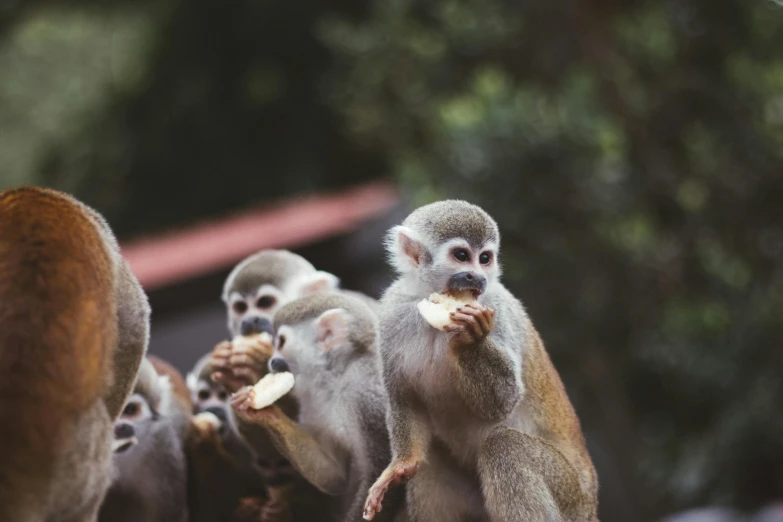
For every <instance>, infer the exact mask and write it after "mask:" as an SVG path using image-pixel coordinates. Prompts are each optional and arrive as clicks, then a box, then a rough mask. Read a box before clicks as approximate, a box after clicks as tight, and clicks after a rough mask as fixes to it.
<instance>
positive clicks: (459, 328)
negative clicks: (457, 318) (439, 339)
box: [443, 323, 465, 334]
mask: <svg viewBox="0 0 783 522" xmlns="http://www.w3.org/2000/svg"><path fill="white" fill-rule="evenodd" d="M443 331H444V332H446V333H456V334H460V333H462V332H464V331H465V326H463V325H461V324H457V323H449V324H447V325H446V326H444V327H443Z"/></svg>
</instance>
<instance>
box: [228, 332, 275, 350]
mask: <svg viewBox="0 0 783 522" xmlns="http://www.w3.org/2000/svg"><path fill="white" fill-rule="evenodd" d="M231 344H232V346H233V347H234V349H245V350H250V349H252V348H253V347H254V346H257V345H258V344H262V345H264V346H265V347H268V348H269V355H272V335H271V334H269V333H268V332H261V333H260V334H252V335H237V336H236V337H234V338H233V339H232V340H231Z"/></svg>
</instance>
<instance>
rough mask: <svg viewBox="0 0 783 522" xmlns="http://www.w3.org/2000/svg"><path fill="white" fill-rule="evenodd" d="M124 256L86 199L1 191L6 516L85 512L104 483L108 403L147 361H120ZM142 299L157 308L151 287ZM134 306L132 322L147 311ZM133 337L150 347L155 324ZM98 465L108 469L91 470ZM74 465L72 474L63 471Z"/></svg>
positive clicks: (2, 496) (2, 489)
mask: <svg viewBox="0 0 783 522" xmlns="http://www.w3.org/2000/svg"><path fill="white" fill-rule="evenodd" d="M118 259H119V251H118V247H117V245H116V241H115V240H114V237H113V236H112V235H111V231H110V230H109V229H108V226H107V225H106V224H105V223H104V222H103V220H102V218H100V216H99V215H97V214H96V213H94V212H93V211H91V210H90V209H88V208H87V207H85V206H84V205H82V204H81V203H79V202H78V201H76V200H74V199H72V198H70V197H68V196H66V195H64V194H60V193H58V192H55V191H51V190H46V189H40V188H34V187H24V188H20V189H15V190H7V191H4V192H2V193H0V303H2V304H1V305H0V440H2V441H3V442H2V444H0V519H2V520H3V521H6V522H15V521H17V520H33V519H35V520H48V519H47V518H46V515H48V514H52V513H55V512H57V513H58V514H59V516H60V518H59V519H58V520H70V519H71V517H73V518H74V519H76V520H81V519H82V518H81V517H82V516H83V514H84V513H88V514H89V513H92V514H93V515H94V512H95V510H97V506H98V503H99V502H100V498H101V497H102V495H103V493H104V492H105V488H106V486H107V485H108V469H109V468H108V466H109V459H110V454H111V453H110V451H111V450H110V445H111V426H112V422H113V420H114V416H115V415H116V414H115V413H114V412H113V411H109V404H108V403H109V401H110V400H112V401H114V402H116V401H117V399H119V398H121V399H122V401H124V400H125V397H127V393H128V391H129V390H130V388H131V387H132V385H133V380H134V379H135V374H136V372H137V371H138V364H136V366H135V367H132V365H130V367H127V368H124V369H123V370H124V371H123V372H119V373H121V374H122V378H121V379H119V378H117V379H115V373H117V372H115V371H113V365H114V364H116V362H115V361H113V356H114V355H115V352H116V349H115V347H117V346H118V345H121V344H123V339H121V337H122V336H121V332H120V330H121V329H122V324H121V322H120V323H118V321H117V317H118V302H119V300H118V299H117V294H116V287H117V285H118V282H117V273H118V267H117V262H118V261H117V260H118ZM139 292H140V290H139ZM142 295H143V294H142ZM135 305H138V308H140V310H139V312H140V314H141V316H144V318H146V317H148V314H149V310H148V308H146V306H147V305H146V299H143V303H134V302H132V303H131V304H128V306H135ZM129 315H130V316H133V320H132V321H131V322H133V323H134V325H135V324H136V323H137V322H138V321H137V319H138V318H139V317H138V314H134V313H131V314H129ZM142 322H143V323H145V321H142ZM143 326H146V323H145V324H144V325H143ZM132 337H134V339H135V338H137V337H140V338H143V340H144V343H143V345H142V346H141V347H140V348H141V351H142V353H143V350H144V349H146V330H145V331H144V332H142V333H141V334H139V333H138V332H134V335H133V336H132ZM134 344H137V343H134ZM137 348H139V347H137ZM140 357H141V354H139V355H138V357H136V356H133V357H130V358H129V360H135V359H140ZM126 374H127V375H126ZM128 377H130V383H128V382H127V381H128ZM117 413H118V412H117ZM77 455H78V456H77ZM92 466H101V467H102V468H103V471H104V473H88V472H87V468H90V467H92ZM69 474H70V475H71V477H72V479H73V482H72V483H71V484H62V483H60V480H62V479H63V477H66V476H68V475H69ZM69 488H72V490H71V491H73V490H75V491H76V493H70V492H66V490H68V489H69ZM80 490H81V491H80ZM74 495H75V496H76V497H77V498H73V499H72V498H69V497H71V496H74ZM80 499H81V500H82V502H80ZM63 503H65V504H63ZM66 504H67V505H66ZM86 519H89V516H87V518H86Z"/></svg>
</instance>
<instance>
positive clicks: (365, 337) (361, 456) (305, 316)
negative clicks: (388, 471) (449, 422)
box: [232, 293, 395, 522]
mask: <svg viewBox="0 0 783 522" xmlns="http://www.w3.org/2000/svg"><path fill="white" fill-rule="evenodd" d="M376 322H377V319H376V317H375V315H374V314H373V312H372V311H371V310H370V309H369V308H368V307H367V306H366V305H365V304H364V303H363V302H362V301H361V300H360V299H357V298H355V297H351V296H348V295H346V294H344V293H343V294H340V293H320V294H315V295H310V296H306V297H303V298H301V299H298V300H296V301H293V302H291V303H289V304H287V305H286V306H284V307H283V308H281V309H280V310H279V311H278V312H277V314H275V321H274V323H275V330H276V335H277V344H276V348H275V355H274V357H273V358H272V360H271V361H270V368H272V370H273V371H276V370H277V371H290V372H292V373H293V374H294V376H295V379H296V380H295V384H294V388H293V390H292V391H291V392H290V395H291V396H292V397H293V399H295V400H296V403H297V404H298V405H299V415H298V419H297V420H296V421H295V420H292V419H291V417H290V416H289V415H287V414H286V412H285V411H284V410H283V409H281V408H280V407H279V406H278V405H272V406H270V407H267V408H264V409H260V410H255V409H253V408H252V403H253V399H252V394H253V393H254V392H253V389H252V388H250V387H247V388H244V389H243V390H242V391H240V392H239V393H238V394H237V395H236V396H235V397H234V399H233V401H232V405H233V407H234V412H235V414H236V416H237V424H238V427H239V430H240V433H244V431H245V428H246V427H247V426H248V425H250V424H260V425H263V426H264V427H265V428H266V429H267V431H268V432H269V434H270V435H271V437H272V440H273V441H274V444H275V446H276V447H277V448H278V449H279V450H280V451H281V453H283V454H284V455H285V456H287V457H288V459H289V460H290V461H291V463H292V464H293V466H294V467H295V468H296V469H297V471H299V473H300V474H301V475H302V476H303V477H304V478H305V479H306V480H308V481H309V482H310V483H311V484H313V485H314V486H315V487H317V488H318V489H319V490H320V491H321V492H323V493H324V494H326V495H329V496H330V497H333V498H334V499H335V500H336V501H337V502H336V503H335V504H336V505H335V509H336V511H337V512H336V513H335V515H334V518H332V520H335V521H348V522H358V521H361V520H362V509H363V504H364V498H365V495H366V492H367V490H368V489H369V487H370V486H371V485H372V482H373V480H374V479H375V477H376V476H377V475H378V474H379V473H380V472H381V471H382V470H383V468H384V466H385V465H386V463H387V462H388V460H389V457H390V451H389V440H388V433H387V431H386V425H385V415H386V397H385V392H384V389H383V384H382V382H381V378H380V368H379V365H378V360H377V352H376ZM246 438H248V439H249V437H247V436H246ZM394 507H395V506H394V505H393V503H392V501H391V498H390V499H389V500H388V501H387V508H389V509H388V511H385V512H384V513H383V516H382V517H381V518H382V519H384V520H392V519H393V517H394V515H395V509H393V508H394Z"/></svg>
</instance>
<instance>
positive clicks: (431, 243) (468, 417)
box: [365, 200, 598, 522]
mask: <svg viewBox="0 0 783 522" xmlns="http://www.w3.org/2000/svg"><path fill="white" fill-rule="evenodd" d="M499 246H500V235H499V232H498V228H497V225H496V223H495V221H494V220H493V219H492V218H491V217H490V216H489V215H488V214H487V213H486V212H484V211H483V210H482V209H480V208H479V207H476V206H474V205H471V204H469V203H466V202H464V201H456V200H449V201H441V202H438V203H434V204H431V205H427V206H424V207H421V208H419V209H418V210H416V211H414V212H413V213H412V214H411V215H410V216H409V217H408V218H407V219H405V221H404V222H403V223H402V225H401V226H398V227H394V228H393V229H392V230H391V231H390V233H389V237H388V248H389V251H390V255H391V262H392V264H393V265H394V267H395V268H396V270H397V272H398V273H399V277H398V279H397V280H396V281H395V282H394V283H393V284H392V285H391V287H390V288H389V289H388V290H387V291H386V292H385V294H384V295H383V297H382V299H381V312H380V322H379V324H380V329H379V331H380V337H379V338H380V353H381V360H382V366H383V375H384V382H385V386H386V389H387V393H388V397H389V404H390V407H389V414H388V427H389V432H390V438H391V446H392V454H393V458H392V461H391V463H390V464H389V466H388V467H387V468H386V470H385V471H384V472H383V473H382V474H381V475H380V477H379V478H378V480H377V481H376V483H375V484H374V485H373V487H372V488H371V490H370V492H369V495H368V498H367V502H366V506H365V518H366V519H368V520H372V519H373V517H374V516H375V514H376V513H378V512H379V510H381V508H382V504H381V502H382V500H383V496H384V493H385V492H386V491H387V489H388V488H389V487H391V486H394V485H396V484H400V483H404V482H407V499H406V505H407V514H408V516H409V518H410V519H411V520H412V521H414V522H429V521H434V520H437V521H439V522H452V521H454V522H456V521H463V520H475V521H487V522H489V521H491V522H521V521H529V520H534V521H561V520H570V521H596V520H597V502H598V501H597V489H598V482H597V477H596V473H595V469H594V467H593V464H592V461H591V459H590V456H589V454H588V452H587V449H586V447H585V442H584V438H583V436H582V432H581V427H580V423H579V420H578V418H577V416H576V413H575V412H574V409H573V407H572V405H571V403H570V401H569V399H568V396H567V395H566V392H565V389H564V387H563V384H562V382H561V381H560V378H559V376H558V373H557V371H556V370H555V368H554V367H553V365H552V363H551V361H550V359H549V356H548V355H547V352H546V350H545V348H544V344H543V342H542V341H541V339H540V337H539V335H538V333H537V332H536V330H535V328H534V327H533V324H532V322H531V321H530V318H529V317H528V316H527V313H526V312H525V309H524V308H523V306H522V304H521V303H520V301H519V300H517V299H516V298H515V297H514V296H513V295H512V294H511V293H510V292H509V291H508V290H507V289H506V288H505V287H504V286H503V285H502V283H501V282H500V281H499V275H500V267H499V265H498V263H497V257H498V249H499ZM465 290H469V291H471V292H472V293H473V294H474V297H475V298H477V299H478V303H479V304H478V305H475V306H470V305H466V306H463V307H462V308H461V309H460V310H459V311H457V312H454V313H452V314H451V321H452V323H451V324H449V325H447V326H446V330H445V332H441V331H439V330H436V329H435V328H433V327H431V326H430V325H429V324H428V323H427V322H426V321H425V320H424V319H423V318H422V317H421V315H420V314H419V312H418V310H417V307H416V305H417V303H418V302H419V301H420V300H421V299H423V298H425V297H427V296H428V295H430V293H432V292H438V293H448V292H449V291H452V292H453V291H465Z"/></svg>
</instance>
